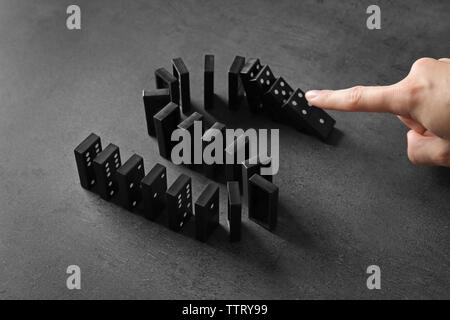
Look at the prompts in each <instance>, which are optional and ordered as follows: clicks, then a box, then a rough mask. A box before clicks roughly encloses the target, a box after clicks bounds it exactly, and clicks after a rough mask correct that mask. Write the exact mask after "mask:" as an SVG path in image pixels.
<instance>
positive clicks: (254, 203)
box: [248, 174, 278, 231]
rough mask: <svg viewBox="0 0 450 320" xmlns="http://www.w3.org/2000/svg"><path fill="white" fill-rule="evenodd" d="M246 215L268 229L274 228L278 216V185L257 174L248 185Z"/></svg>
mask: <svg viewBox="0 0 450 320" xmlns="http://www.w3.org/2000/svg"><path fill="white" fill-rule="evenodd" d="M248 198H249V200H248V217H249V218H250V220H252V221H254V222H256V223H258V224H259V225H261V226H263V227H264V228H266V229H268V230H271V231H272V230H274V229H275V227H276V225H277V217H278V187H277V186H276V185H274V184H273V183H271V182H270V181H267V180H266V179H264V178H263V177H261V176H260V175H259V174H254V175H253V176H252V177H251V178H250V180H249V185H248Z"/></svg>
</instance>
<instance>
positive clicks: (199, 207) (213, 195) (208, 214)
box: [195, 183, 219, 242]
mask: <svg viewBox="0 0 450 320" xmlns="http://www.w3.org/2000/svg"><path fill="white" fill-rule="evenodd" d="M218 225H219V186H218V185H217V184H215V183H210V184H208V185H207V186H206V188H205V189H204V190H203V192H202V193H201V195H200V197H198V199H197V201H196V202H195V237H196V239H197V240H199V241H203V242H205V241H206V240H207V239H208V237H209V236H210V235H211V233H212V232H213V231H214V229H215V228H216V227H217V226H218Z"/></svg>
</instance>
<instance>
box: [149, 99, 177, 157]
mask: <svg viewBox="0 0 450 320" xmlns="http://www.w3.org/2000/svg"><path fill="white" fill-rule="evenodd" d="M153 122H154V125H155V131H156V137H157V139H158V147H159V154H160V155H161V157H164V158H166V159H170V158H171V154H172V149H173V147H174V145H175V143H174V142H173V141H172V140H171V136H172V132H173V131H174V130H175V129H176V128H177V125H178V124H179V123H180V110H179V108H178V105H177V104H175V103H173V102H170V103H169V104H168V105H167V106H165V107H164V108H163V109H161V111H159V112H158V113H157V114H155V115H154V117H153Z"/></svg>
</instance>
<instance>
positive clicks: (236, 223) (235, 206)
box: [227, 181, 242, 242]
mask: <svg viewBox="0 0 450 320" xmlns="http://www.w3.org/2000/svg"><path fill="white" fill-rule="evenodd" d="M227 191H228V227H229V230H230V231H229V238H230V241H231V242H235V241H239V240H241V220H242V202H241V191H240V190H239V183H238V182H237V181H230V182H227Z"/></svg>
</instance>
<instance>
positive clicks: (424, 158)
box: [408, 130, 450, 167]
mask: <svg viewBox="0 0 450 320" xmlns="http://www.w3.org/2000/svg"><path fill="white" fill-rule="evenodd" d="M408 158H409V160H410V161H411V162H412V163H413V164H415V165H419V166H444V167H450V141H448V140H444V139H442V138H439V137H438V136H436V135H434V134H432V133H431V132H430V131H426V132H425V133H424V134H423V135H422V134H420V133H418V132H417V131H414V130H410V131H409V132H408Z"/></svg>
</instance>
